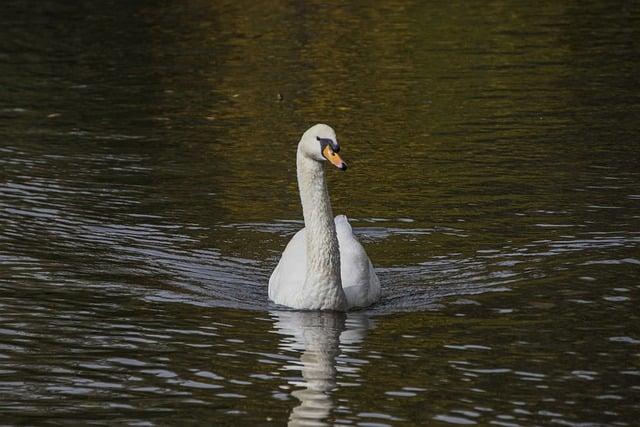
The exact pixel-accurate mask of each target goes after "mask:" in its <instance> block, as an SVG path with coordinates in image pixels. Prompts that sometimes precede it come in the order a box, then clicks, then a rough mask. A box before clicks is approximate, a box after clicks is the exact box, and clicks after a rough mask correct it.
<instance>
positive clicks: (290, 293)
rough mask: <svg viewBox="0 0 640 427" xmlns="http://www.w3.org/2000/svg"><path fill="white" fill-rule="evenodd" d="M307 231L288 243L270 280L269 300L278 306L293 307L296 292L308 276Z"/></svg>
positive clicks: (296, 235) (300, 232)
mask: <svg viewBox="0 0 640 427" xmlns="http://www.w3.org/2000/svg"><path fill="white" fill-rule="evenodd" d="M304 236H305V229H304V228H303V229H302V230H300V231H298V232H297V233H296V234H295V235H294V236H293V237H292V238H291V240H290V241H289V243H287V246H286V247H285V248H284V252H282V257H281V258H280V261H279V262H278V265H277V266H276V268H275V269H274V270H273V273H271V277H270V278H269V299H270V300H271V301H273V302H275V303H277V304H282V305H287V306H289V307H291V306H292V305H293V299H294V298H295V297H296V295H297V294H296V290H299V289H300V287H301V286H302V284H303V283H304V279H305V276H306V274H307V246H306V242H305V237H304Z"/></svg>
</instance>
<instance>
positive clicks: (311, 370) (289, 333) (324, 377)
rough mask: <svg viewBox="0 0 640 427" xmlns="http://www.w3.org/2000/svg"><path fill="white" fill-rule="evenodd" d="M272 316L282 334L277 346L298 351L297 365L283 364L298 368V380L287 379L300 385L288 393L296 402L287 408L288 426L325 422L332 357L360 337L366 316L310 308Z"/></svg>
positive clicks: (333, 373)
mask: <svg viewBox="0 0 640 427" xmlns="http://www.w3.org/2000/svg"><path fill="white" fill-rule="evenodd" d="M272 316H273V317H275V318H276V323H275V329H276V331H277V333H279V334H281V335H283V338H282V339H281V341H280V348H281V349H284V350H289V351H295V352H300V353H301V354H300V362H299V364H298V363H296V364H290V365H286V366H285V367H284V369H285V370H301V372H302V381H300V380H299V378H291V379H289V380H288V381H289V383H290V384H291V385H293V386H296V387H300V386H302V387H304V388H302V389H298V390H295V391H292V392H291V395H292V396H294V397H295V398H296V399H298V400H299V401H300V404H299V405H298V406H296V407H295V408H293V410H292V411H291V414H290V417H289V425H291V426H297V425H309V424H314V425H328V424H327V419H328V418H329V417H330V416H331V410H332V409H333V407H334V403H333V400H332V398H331V395H330V393H331V391H332V390H333V389H335V388H336V385H337V384H336V376H337V373H338V369H337V364H336V357H337V356H338V355H339V354H340V353H341V351H343V350H345V349H346V348H348V347H351V346H355V345H358V344H359V343H360V342H361V341H362V340H363V339H364V337H365V335H366V332H367V329H369V328H370V327H371V324H370V320H369V318H368V317H367V316H366V315H365V314H363V313H349V314H344V313H336V312H311V311H276V312H273V313H272Z"/></svg>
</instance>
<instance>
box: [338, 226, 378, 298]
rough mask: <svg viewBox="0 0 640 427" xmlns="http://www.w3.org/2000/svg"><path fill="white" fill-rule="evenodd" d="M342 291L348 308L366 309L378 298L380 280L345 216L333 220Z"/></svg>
mask: <svg viewBox="0 0 640 427" xmlns="http://www.w3.org/2000/svg"><path fill="white" fill-rule="evenodd" d="M335 224H336V233H337V234H338V244H339V245H340V267H341V270H340V275H341V277H342V289H343V290H344V293H345V295H346V296H347V304H348V305H349V307H366V306H368V305H371V304H373V303H374V302H375V301H376V300H377V299H378V298H379V297H380V280H378V276H377V275H376V272H375V270H374V268H373V264H371V260H369V257H368V256H367V253H366V252H365V250H364V248H363V247H362V245H361V244H360V242H358V239H356V236H355V235H354V234H353V230H352V229H351V225H350V224H349V221H348V220H347V217H346V216H345V215H338V216H337V217H336V218H335Z"/></svg>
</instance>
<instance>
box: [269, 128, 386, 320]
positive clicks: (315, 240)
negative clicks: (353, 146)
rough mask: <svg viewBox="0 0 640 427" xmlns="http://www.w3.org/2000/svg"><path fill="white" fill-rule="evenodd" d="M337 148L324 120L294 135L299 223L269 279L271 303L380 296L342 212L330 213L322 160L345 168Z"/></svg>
mask: <svg viewBox="0 0 640 427" xmlns="http://www.w3.org/2000/svg"><path fill="white" fill-rule="evenodd" d="M339 150H340V146H339V144H338V142H337V140H336V136H335V132H334V131H333V129H332V128H331V127H329V126H327V125H323V124H318V125H315V126H313V127H311V128H310V129H309V130H307V131H306V132H305V133H304V135H303V136H302V138H301V139H300V142H299V144H298V152H297V175H298V188H299V191H300V199H301V201H302V212H303V215H304V222H305V228H303V229H302V230H300V231H299V232H298V233H296V234H295V236H293V238H292V239H291V241H290V242H289V243H288V244H287V247H286V248H285V250H284V252H283V253H282V257H281V258H280V261H279V262H278V265H277V266H276V268H275V269H274V271H273V273H272V274H271V278H270V279H269V298H270V299H271V300H272V301H273V302H275V303H277V304H281V305H285V306H288V307H291V308H295V309H301V310H337V311H344V310H348V309H349V308H354V307H366V306H369V305H371V304H372V303H374V302H375V301H376V300H377V299H378V298H379V297H380V281H379V280H378V277H377V276H376V273H375V271H374V269H373V265H372V264H371V261H370V260H369V257H368V256H367V253H366V252H365V250H364V248H363V247H362V245H361V244H360V243H359V242H358V240H357V239H356V238H355V236H354V235H353V231H352V229H351V226H350V225H349V221H348V220H347V217H346V216H344V215H339V216H337V217H335V219H334V218H333V212H332V209H331V202H330V200H329V193H328V191H327V185H326V181H325V176H324V162H325V161H326V160H329V161H330V162H331V163H332V164H333V165H334V166H336V167H338V168H339V169H341V170H345V169H346V164H345V163H344V162H343V161H342V159H341V158H340V155H339V154H338V151H339Z"/></svg>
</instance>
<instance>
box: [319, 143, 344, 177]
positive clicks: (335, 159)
mask: <svg viewBox="0 0 640 427" xmlns="http://www.w3.org/2000/svg"><path fill="white" fill-rule="evenodd" d="M322 155H323V156H324V158H325V159H327V160H329V162H331V164H332V165H333V166H335V167H337V168H338V169H340V170H341V171H346V170H347V164H346V163H345V162H344V160H342V157H340V154H338V153H336V152H335V151H333V149H332V148H331V147H330V146H329V145H327V146H325V147H324V148H323V149H322Z"/></svg>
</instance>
